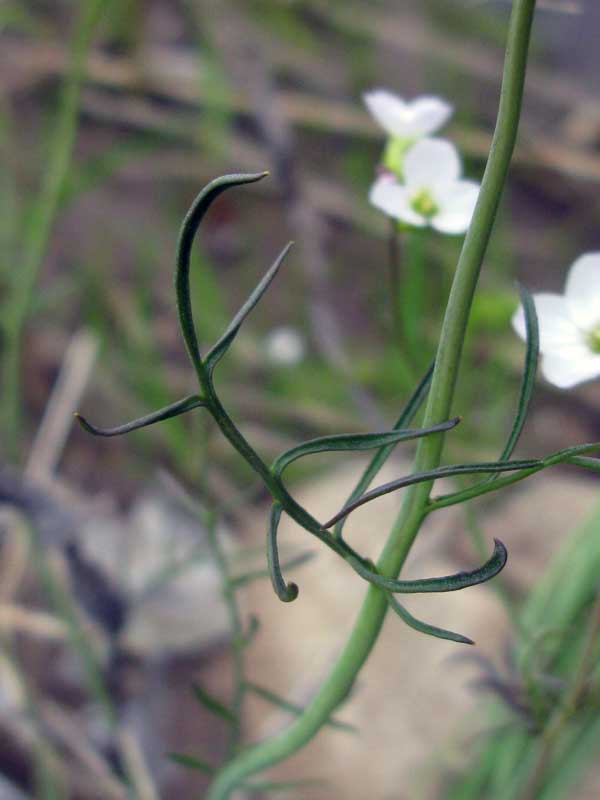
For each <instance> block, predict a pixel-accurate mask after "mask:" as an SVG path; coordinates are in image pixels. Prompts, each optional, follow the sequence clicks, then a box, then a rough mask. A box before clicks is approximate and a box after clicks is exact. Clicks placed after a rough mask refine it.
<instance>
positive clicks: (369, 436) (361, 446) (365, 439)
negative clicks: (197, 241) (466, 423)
mask: <svg viewBox="0 0 600 800" xmlns="http://www.w3.org/2000/svg"><path fill="white" fill-rule="evenodd" d="M459 422H460V417H456V418H455V419H452V420H449V421H448V422H442V423H441V424H440V425H434V426H433V427H431V428H416V429H414V430H411V429H405V430H393V431H385V432H382V433H341V434H336V435H334V436H321V437H319V438H318V439H311V440H310V441H308V442H304V443H303V444H299V445H297V446H296V447H292V448H291V449H290V450H286V452H285V453H282V455H280V456H279V457H278V458H277V459H276V460H275V461H274V462H273V466H272V467H271V472H272V473H273V474H274V475H275V476H276V477H278V478H279V477H281V473H282V472H283V471H284V469H285V468H286V467H287V466H288V465H289V464H291V463H292V462H293V461H295V460H296V459H297V458H302V457H303V456H308V455H312V454H313V453H325V452H336V451H338V452H339V451H345V452H348V451H356V450H371V449H373V448H375V447H386V446H387V445H394V444H398V442H406V441H409V440H411V439H419V438H420V437H422V436H429V435H430V434H432V433H440V432H442V431H448V430H450V429H451V428H454V427H455V426H456V425H458V423H459Z"/></svg>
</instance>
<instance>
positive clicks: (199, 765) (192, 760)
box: [168, 753, 217, 775]
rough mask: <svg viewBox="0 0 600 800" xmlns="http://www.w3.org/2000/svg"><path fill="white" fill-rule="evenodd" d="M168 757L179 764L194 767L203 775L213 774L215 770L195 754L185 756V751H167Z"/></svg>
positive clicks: (189, 767)
mask: <svg viewBox="0 0 600 800" xmlns="http://www.w3.org/2000/svg"><path fill="white" fill-rule="evenodd" d="M168 757H169V758H170V760H171V761H174V762H175V763H176V764H181V766H182V767H188V769H196V770H198V771H199V772H203V773H204V774H205V775H214V774H215V772H216V771H217V770H216V769H215V768H214V767H212V766H211V765H210V764H209V763H208V762H207V761H203V760H202V759H200V758H196V757H195V756H187V755H185V753H169V756H168Z"/></svg>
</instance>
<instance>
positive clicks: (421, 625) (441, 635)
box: [386, 592, 475, 644]
mask: <svg viewBox="0 0 600 800" xmlns="http://www.w3.org/2000/svg"><path fill="white" fill-rule="evenodd" d="M386 597H387V601H388V603H389V604H390V607H391V608H392V610H393V611H395V612H396V614H397V615H398V616H399V617H400V619H401V620H402V621H403V622H405V623H406V625H408V626H409V628H413V630H415V631H419V633H425V634H427V635H428V636H435V637H436V638H437V639H446V640H448V641H450V642H457V643H458V644H475V642H474V641H473V639H469V637H468V636H462V635H461V634H460V633H454V632H453V631H448V630H446V629H445V628H438V627H436V626H435V625H430V624H429V623H428V622H422V621H421V620H419V619H417V618H416V617H413V615H412V614H411V613H410V611H408V609H406V608H404V606H403V605H401V604H400V603H399V602H398V600H397V599H396V598H395V597H394V595H393V594H392V593H391V592H386Z"/></svg>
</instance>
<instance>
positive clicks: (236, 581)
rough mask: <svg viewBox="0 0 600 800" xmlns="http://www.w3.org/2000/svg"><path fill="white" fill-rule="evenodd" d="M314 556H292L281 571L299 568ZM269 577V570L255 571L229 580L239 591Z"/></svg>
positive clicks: (301, 554) (308, 554) (305, 554)
mask: <svg viewBox="0 0 600 800" xmlns="http://www.w3.org/2000/svg"><path fill="white" fill-rule="evenodd" d="M315 556H316V553H300V555H297V556H294V558H290V560H289V561H286V562H285V563H284V564H283V565H282V567H281V569H282V571H283V570H285V571H286V572H287V571H288V570H290V569H294V568H295V567H301V566H303V565H304V564H307V563H308V562H309V561H312V560H313V558H314V557H315ZM270 576H271V572H270V570H269V569H255V570H252V571H251V572H244V573H243V574H242V575H236V576H235V577H233V578H232V579H231V584H232V586H233V588H234V589H239V588H241V587H242V586H247V585H248V584H249V583H252V582H253V581H256V580H260V579H261V578H269V577H270Z"/></svg>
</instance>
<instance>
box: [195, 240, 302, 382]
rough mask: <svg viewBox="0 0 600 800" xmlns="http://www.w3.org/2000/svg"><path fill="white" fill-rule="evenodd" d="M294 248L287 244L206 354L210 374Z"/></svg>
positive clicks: (289, 243) (205, 360)
mask: <svg viewBox="0 0 600 800" xmlns="http://www.w3.org/2000/svg"><path fill="white" fill-rule="evenodd" d="M292 246H293V242H288V244H286V246H285V247H284V248H283V250H282V251H281V253H280V254H279V255H278V256H277V258H276V259H275V261H274V262H273V264H272V266H271V267H270V268H269V270H268V271H267V272H266V274H265V275H264V277H263V279H262V280H261V281H260V283H259V284H258V286H257V287H256V289H254V291H253V292H252V294H251V295H250V297H249V298H248V299H247V300H246V302H245V303H244V305H243V306H242V307H241V308H240V310H239V311H238V313H237V314H236V315H235V317H234V318H233V319H232V321H231V323H230V325H229V327H228V328H227V330H226V331H225V333H224V334H223V336H221V338H220V339H219V341H218V342H217V343H216V344H215V345H213V347H212V348H211V349H210V350H209V352H208V353H207V354H206V356H205V359H204V362H205V364H206V366H207V368H208V369H209V371H210V372H212V371H213V370H214V368H215V367H216V366H217V364H218V363H219V361H220V360H221V358H222V357H223V356H224V355H225V353H226V352H227V350H228V349H229V347H230V345H231V344H232V342H233V340H234V339H235V337H236V336H237V334H238V331H239V329H240V328H241V327H242V323H243V322H244V320H245V319H246V317H247V316H248V314H249V313H250V312H251V311H252V309H253V308H254V306H255V305H256V304H257V303H258V301H259V300H260V299H261V297H262V296H263V294H264V293H265V292H266V291H267V289H268V288H269V286H270V285H271V283H272V282H273V280H274V278H275V276H276V275H277V273H278V272H279V269H280V267H281V265H282V264H283V262H284V260H285V257H286V256H287V254H288V253H289V252H290V250H291V248H292Z"/></svg>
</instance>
